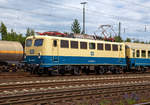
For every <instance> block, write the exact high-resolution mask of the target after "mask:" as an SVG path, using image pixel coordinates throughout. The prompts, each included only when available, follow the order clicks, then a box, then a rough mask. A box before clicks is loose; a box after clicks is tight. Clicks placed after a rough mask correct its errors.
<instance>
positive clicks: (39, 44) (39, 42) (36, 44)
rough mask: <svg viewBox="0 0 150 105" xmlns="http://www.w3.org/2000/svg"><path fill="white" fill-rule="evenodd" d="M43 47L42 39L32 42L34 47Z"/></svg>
mask: <svg viewBox="0 0 150 105" xmlns="http://www.w3.org/2000/svg"><path fill="white" fill-rule="evenodd" d="M42 45H43V39H36V40H35V42H34V46H42Z"/></svg>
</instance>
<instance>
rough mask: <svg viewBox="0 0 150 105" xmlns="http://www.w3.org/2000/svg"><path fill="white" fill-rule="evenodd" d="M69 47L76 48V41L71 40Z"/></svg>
mask: <svg viewBox="0 0 150 105" xmlns="http://www.w3.org/2000/svg"><path fill="white" fill-rule="evenodd" d="M71 48H75V49H77V48H78V41H71Z"/></svg>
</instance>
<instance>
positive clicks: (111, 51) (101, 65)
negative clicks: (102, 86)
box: [25, 35, 126, 75]
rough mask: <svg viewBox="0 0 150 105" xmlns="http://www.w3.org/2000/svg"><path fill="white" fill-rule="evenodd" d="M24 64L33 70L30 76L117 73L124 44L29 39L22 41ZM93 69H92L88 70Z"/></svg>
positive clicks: (122, 60) (123, 65)
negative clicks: (23, 45) (33, 74)
mask: <svg viewBox="0 0 150 105" xmlns="http://www.w3.org/2000/svg"><path fill="white" fill-rule="evenodd" d="M25 62H26V63H27V64H29V65H31V66H32V67H35V69H34V73H38V74H43V73H50V72H51V71H54V70H58V73H60V74H62V75H64V74H65V73H70V74H72V75H74V74H76V75H79V74H81V73H83V72H84V73H86V74H89V73H90V72H94V73H96V74H104V73H106V72H108V71H110V72H112V73H119V72H120V71H123V70H124V69H125V68H126V56H125V44H124V43H117V42H107V41H101V40H91V39H81V38H66V37H54V36H46V35H42V36H41V35H36V36H30V37H28V38H27V39H26V46H25ZM92 68H93V69H92Z"/></svg>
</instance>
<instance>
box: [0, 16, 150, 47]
mask: <svg viewBox="0 0 150 105" xmlns="http://www.w3.org/2000/svg"><path fill="white" fill-rule="evenodd" d="M71 31H72V33H74V34H82V32H81V27H80V24H79V22H78V20H77V19H74V21H73V23H72V25H71ZM0 33H1V39H2V40H7V41H19V42H20V43H21V44H22V45H23V46H24V44H25V39H26V37H28V36H33V35H35V32H34V30H33V29H30V28H27V30H26V34H25V35H23V34H22V33H16V32H15V31H14V30H13V29H11V31H10V32H8V31H7V27H6V25H5V24H4V23H3V22H1V26H0ZM64 33H68V32H64ZM114 40H115V42H131V39H130V38H126V40H123V39H122V37H121V36H119V35H117V36H115V37H114ZM133 42H134V43H148V44H150V42H144V41H142V42H141V41H139V40H134V41H133Z"/></svg>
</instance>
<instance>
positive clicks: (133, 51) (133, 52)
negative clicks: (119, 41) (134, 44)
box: [132, 49, 135, 58]
mask: <svg viewBox="0 0 150 105" xmlns="http://www.w3.org/2000/svg"><path fill="white" fill-rule="evenodd" d="M132 54H133V58H134V57H135V49H133V50H132Z"/></svg>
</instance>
